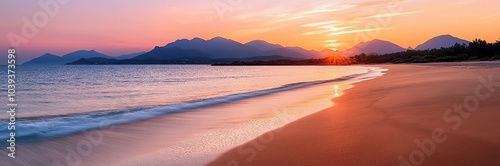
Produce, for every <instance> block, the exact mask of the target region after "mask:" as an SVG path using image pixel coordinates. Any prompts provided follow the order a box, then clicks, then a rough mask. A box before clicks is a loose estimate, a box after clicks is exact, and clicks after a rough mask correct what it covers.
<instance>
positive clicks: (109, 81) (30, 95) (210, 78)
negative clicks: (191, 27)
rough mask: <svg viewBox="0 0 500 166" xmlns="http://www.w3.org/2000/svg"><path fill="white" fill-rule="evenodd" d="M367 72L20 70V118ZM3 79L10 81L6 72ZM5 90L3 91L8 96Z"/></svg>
mask: <svg viewBox="0 0 500 166" xmlns="http://www.w3.org/2000/svg"><path fill="white" fill-rule="evenodd" d="M365 72H367V68H364V67H326V66H325V67H321V66H318V67H212V66H205V65H193V66H187V65H185V66H181V65H137V66H19V67H18V72H17V73H18V74H17V78H18V81H17V85H16V86H17V88H18V89H17V98H18V104H19V108H18V109H19V110H20V111H19V114H18V116H19V117H37V116H47V115H65V114H75V113H85V112H94V111H106V110H116V109H124V108H132V107H138V106H158V105H170V104H176V103H182V102H188V101H197V100H203V99H209V98H216V97H222V96H227V95H231V94H238V93H245V92H252V91H258V90H264V89H271V88H279V87H282V86H285V85H290V84H295V83H305V82H312V81H320V80H329V79H333V78H339V77H342V76H348V75H352V74H359V73H365ZM0 77H2V78H6V75H5V72H2V76H0ZM5 90H6V87H5V86H2V92H4V93H6V91H5ZM3 96H5V95H3ZM3 101H6V99H4V100H3ZM1 106H2V110H5V109H6V107H5V105H1ZM0 118H2V119H4V118H6V115H3V114H2V115H0Z"/></svg>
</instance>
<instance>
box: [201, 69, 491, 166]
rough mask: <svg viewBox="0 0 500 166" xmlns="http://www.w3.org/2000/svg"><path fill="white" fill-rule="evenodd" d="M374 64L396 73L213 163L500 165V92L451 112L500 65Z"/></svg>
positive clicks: (361, 85)
mask: <svg viewBox="0 0 500 166" xmlns="http://www.w3.org/2000/svg"><path fill="white" fill-rule="evenodd" d="M464 64H466V65H464ZM373 66H376V67H383V68H387V69H389V72H387V73H386V75H384V76H382V77H379V78H377V79H373V80H369V81H363V82H360V83H356V84H355V88H352V89H349V90H347V91H346V93H345V94H344V95H343V96H341V97H339V98H335V99H333V100H332V101H333V102H335V103H336V105H335V106H333V107H331V108H328V109H326V110H323V111H320V112H317V113H314V114H312V115H309V116H306V117H304V118H301V119H299V120H297V121H293V122H291V123H289V124H287V125H285V126H284V127H282V128H279V129H277V130H273V131H270V132H268V133H266V134H263V135H261V136H259V137H257V138H255V139H253V140H251V141H249V142H247V143H245V144H242V145H240V146H237V147H235V148H233V149H231V150H229V151H227V152H226V153H224V154H223V155H221V156H219V158H217V159H216V160H214V161H212V162H210V163H208V165H269V164H273V165H305V164H315V165H325V164H333V165H398V164H408V165H418V164H426V165H427V164H429V165H443V164H451V165H471V164H472V165H473V164H478V163H481V164H482V165H491V164H499V163H500V159H497V158H496V157H494V156H499V155H500V150H498V149H500V148H499V147H500V141H498V138H500V133H498V132H495V131H497V130H496V128H495V127H496V126H500V122H497V121H498V120H496V119H495V117H498V116H500V112H498V111H495V109H498V108H495V106H496V103H495V102H498V99H499V98H500V93H499V92H500V89H499V90H497V91H494V92H491V94H490V96H489V97H488V98H487V99H485V100H481V101H480V105H479V106H478V107H477V110H478V111H470V112H465V113H469V114H466V115H469V116H468V117H467V118H465V117H463V116H465V115H463V114H459V115H462V116H459V115H455V114H451V113H450V112H448V110H450V109H451V110H453V108H454V107H453V106H454V104H456V103H462V102H463V101H464V98H467V97H468V96H470V95H474V90H475V88H476V87H477V86H480V85H482V82H481V80H478V79H479V77H480V76H482V78H483V82H484V79H488V76H489V75H490V74H491V76H492V79H493V81H495V82H498V80H500V68H499V66H500V65H499V63H498V62H488V64H487V65H485V64H483V63H442V64H431V65H425V64H424V65H420V64H419V65H415V64H411V65H373ZM483 93H485V92H483ZM445 113H446V115H448V116H447V117H446V118H443V116H445V115H443V114H445ZM452 115H453V116H452ZM459 118H460V120H458V119H459ZM443 119H444V120H443ZM458 122H460V125H461V126H459V127H460V128H457V129H455V126H456V125H457V124H459V123H458ZM462 124H463V125H462ZM429 140H430V141H429ZM416 142H418V143H416ZM425 146H427V147H428V148H427V149H426V148H425ZM421 147H423V148H421ZM422 154H423V155H422Z"/></svg>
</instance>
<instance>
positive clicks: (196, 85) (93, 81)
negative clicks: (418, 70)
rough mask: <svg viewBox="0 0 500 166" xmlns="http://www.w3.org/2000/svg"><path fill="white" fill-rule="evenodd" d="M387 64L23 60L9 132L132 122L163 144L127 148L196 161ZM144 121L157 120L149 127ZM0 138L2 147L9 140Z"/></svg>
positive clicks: (326, 99) (34, 136)
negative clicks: (13, 125) (12, 129)
mask: <svg viewBox="0 0 500 166" xmlns="http://www.w3.org/2000/svg"><path fill="white" fill-rule="evenodd" d="M6 68H7V67H6V66H5V70H4V71H7V69H6ZM385 71H386V70H385V69H383V68H377V67H364V66H209V65H83V66H71V65H54V66H23V65H21V66H17V68H16V103H17V112H16V139H17V140H18V142H17V143H18V144H30V145H37V144H40V145H41V144H44V143H46V142H50V141H52V144H53V143H54V141H57V140H61V139H64V138H66V137H70V136H72V135H78V134H79V133H82V132H84V131H92V130H98V129H102V128H106V129H109V127H110V126H118V127H119V126H134V125H135V124H137V125H136V126H138V127H137V128H139V129H137V128H136V129H134V130H133V131H132V130H130V132H134V134H136V135H137V134H138V133H148V134H147V135H148V136H147V137H144V138H145V139H151V140H156V141H157V140H158V139H159V138H161V140H163V141H164V142H168V143H163V144H162V147H158V149H155V148H152V147H149V148H144V147H145V146H142V145H141V144H140V143H138V144H137V145H136V146H137V147H134V146H132V147H130V151H134V150H137V148H139V149H142V150H143V151H146V150H144V149H147V151H151V154H153V153H154V152H153V151H157V153H162V152H163V153H167V154H169V155H167V156H165V155H164V158H163V160H162V162H163V163H170V164H166V165H199V164H202V163H204V162H207V161H209V160H211V159H213V158H214V157H215V156H217V155H218V154H220V153H222V152H224V151H226V150H228V149H230V148H233V147H235V146H237V145H239V144H242V143H245V142H246V141H248V140H251V139H253V138H255V137H257V136H259V135H261V134H263V133H265V132H268V131H271V130H274V129H277V128H280V127H283V126H284V125H286V124H288V123H290V122H292V121H295V120H297V119H300V118H302V117H304V116H307V115H310V114H313V113H315V112H318V111H321V110H323V109H326V108H329V107H332V106H333V105H334V103H333V102H332V99H333V98H335V97H339V96H341V95H342V94H343V93H344V91H345V90H346V89H349V88H352V87H353V86H354V84H355V83H357V82H361V81H365V80H369V79H373V78H376V77H380V76H382V75H383V74H384V73H385ZM0 77H1V78H4V83H3V84H2V86H1V92H2V93H3V94H4V95H1V96H2V97H0V100H1V101H4V104H0V108H1V110H5V111H2V112H3V113H0V126H1V128H0V139H1V140H7V139H8V138H9V135H8V133H9V131H8V129H7V127H6V126H8V123H9V118H10V117H9V114H8V113H7V112H6V110H8V107H7V103H8V99H7V79H5V78H7V73H6V72H1V76H0ZM148 121H149V122H151V123H147V125H142V126H141V124H144V122H148ZM151 124H154V125H153V126H156V127H148V126H152V125H151ZM158 126H160V127H159V128H158ZM153 128H154V129H153ZM137 130H141V131H140V132H138V131H137ZM160 130H161V131H160ZM120 131H121V132H122V135H120V134H115V135H113V139H114V140H117V139H118V140H120V139H121V138H123V140H120V141H116V142H120V143H121V144H129V143H134V141H133V140H127V138H129V135H128V134H131V133H127V130H124V131H125V132H123V130H120ZM156 133H157V134H156ZM227 138H231V139H227ZM207 140H208V141H207ZM2 142H3V143H2V144H0V145H2V149H5V148H4V146H5V147H6V146H7V144H6V143H5V141H2ZM56 143H57V142H56ZM65 143H67V142H65ZM4 144H5V145H4ZM94 148H98V147H94ZM186 149H189V150H186ZM122 150H123V149H122ZM126 150H127V149H125V151H126ZM24 151H30V149H29V148H25V149H24ZM33 151H35V148H34V149H33ZM102 153H104V152H101V153H99V155H101V156H102V155H106V154H102ZM108 153H110V152H108ZM113 153H119V152H113ZM64 154H65V153H64V152H61V153H60V155H64ZM37 155H41V156H39V157H33V159H30V158H29V157H27V158H25V159H20V160H26V163H29V164H46V163H45V162H44V161H45V160H40V158H46V159H47V160H46V162H49V161H50V162H53V161H57V159H51V158H50V157H47V156H44V154H37ZM124 155H125V154H124ZM127 155H133V156H137V154H133V153H127ZM51 156H52V157H55V156H57V154H51ZM174 156H175V157H174ZM36 158H38V159H36ZM89 160H92V159H89ZM134 161H135V160H134ZM60 162H65V161H63V159H61V161H60ZM82 162H83V165H93V164H102V163H106V162H108V161H107V160H106V159H102V158H99V159H95V161H88V160H85V161H82ZM53 165H54V164H53ZM62 165H66V164H62ZM70 165H71V164H70Z"/></svg>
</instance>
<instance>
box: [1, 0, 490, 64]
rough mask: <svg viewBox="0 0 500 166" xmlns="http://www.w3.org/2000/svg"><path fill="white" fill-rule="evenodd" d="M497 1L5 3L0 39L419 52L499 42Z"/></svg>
mask: <svg viewBox="0 0 500 166" xmlns="http://www.w3.org/2000/svg"><path fill="white" fill-rule="evenodd" d="M46 4H51V5H46ZM498 7H500V1H498V0H440V1H437V0H327V1H311V0H308V1H306V0H274V1H267V0H183V1H179V0H140V1H139V0H106V1H103V0H37V1H32V0H16V1H7V0H2V1H0V18H1V19H0V20H1V21H2V23H1V24H0V34H1V38H0V44H1V46H2V48H1V50H7V49H8V48H15V49H16V51H17V54H18V58H19V60H20V61H27V60H30V59H32V58H34V57H37V56H40V55H42V54H44V53H52V54H55V55H60V56H61V55H64V54H67V53H70V52H73V51H76V50H96V51H99V52H102V53H105V54H108V55H111V56H117V55H121V54H127V53H133V52H140V51H149V50H151V49H153V47H154V46H163V45H166V44H167V43H169V42H173V41H175V40H177V39H184V38H187V39H191V38H194V37H201V38H204V39H211V38H213V37H217V36H220V37H224V38H229V39H233V40H235V41H238V42H242V43H246V42H249V41H252V40H256V39H259V40H266V41H268V42H271V43H277V44H281V45H284V46H299V47H303V48H306V49H314V50H322V49H325V48H329V49H336V50H345V49H349V48H351V47H352V46H354V45H356V44H358V43H359V42H363V41H369V40H372V39H381V40H388V41H391V42H393V43H395V44H398V45H400V46H402V47H404V48H406V47H409V46H410V47H413V48H415V47H416V46H417V45H419V44H421V43H423V42H425V41H426V40H428V39H430V38H432V37H435V36H438V35H443V34H451V35H453V36H456V37H459V38H462V39H465V40H473V39H475V38H481V39H484V40H487V41H488V42H495V41H496V40H499V39H500V10H498ZM30 25H31V26H30ZM4 52H7V51H4ZM2 57H3V56H2Z"/></svg>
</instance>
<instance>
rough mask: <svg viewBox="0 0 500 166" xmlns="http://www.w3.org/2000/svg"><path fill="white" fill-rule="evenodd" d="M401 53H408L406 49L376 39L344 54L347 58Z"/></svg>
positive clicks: (360, 44) (358, 45)
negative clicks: (363, 54) (361, 55)
mask: <svg viewBox="0 0 500 166" xmlns="http://www.w3.org/2000/svg"><path fill="white" fill-rule="evenodd" d="M401 51H406V49H404V48H403V47H401V46H398V45H396V44H394V43H391V42H389V41H385V40H378V39H375V40H372V41H368V42H362V43H359V44H357V45H356V46H354V47H352V48H350V49H348V50H346V51H344V52H343V54H344V55H346V56H354V55H358V54H362V53H365V54H380V55H382V54H389V53H395V52H401Z"/></svg>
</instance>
